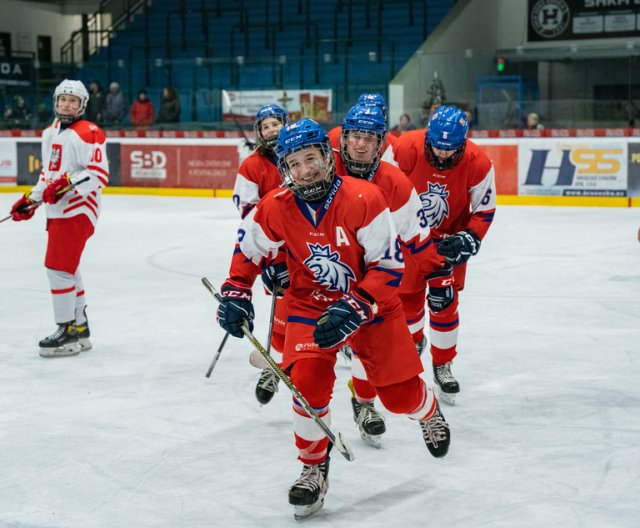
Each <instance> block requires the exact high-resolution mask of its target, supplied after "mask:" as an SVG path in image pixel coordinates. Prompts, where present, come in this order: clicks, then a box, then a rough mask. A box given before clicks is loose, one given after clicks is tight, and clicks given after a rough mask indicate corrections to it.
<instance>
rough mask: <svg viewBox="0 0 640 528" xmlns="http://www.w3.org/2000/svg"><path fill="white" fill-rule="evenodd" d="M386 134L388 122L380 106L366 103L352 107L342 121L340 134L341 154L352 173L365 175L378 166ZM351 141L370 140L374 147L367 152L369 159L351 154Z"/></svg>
mask: <svg viewBox="0 0 640 528" xmlns="http://www.w3.org/2000/svg"><path fill="white" fill-rule="evenodd" d="M386 135H387V123H386V120H385V117H384V114H383V113H382V110H381V109H380V108H379V107H377V106H364V105H355V106H353V107H351V109H350V110H349V111H348V112H347V115H346V116H345V118H344V119H343V121H342V133H341V136H340V155H341V156H342V160H343V161H344V164H345V166H346V167H347V170H348V171H349V173H350V174H352V175H354V176H361V177H365V176H368V175H369V174H370V172H371V171H372V170H373V169H375V168H376V167H377V165H378V163H379V162H380V157H381V156H382V147H383V146H384V142H385V138H386ZM350 141H351V142H356V141H364V142H368V143H369V144H370V145H372V146H373V147H374V148H373V149H372V151H371V152H367V153H366V154H365V157H366V158H367V159H361V160H356V159H354V157H353V156H351V155H350V154H349V142H350ZM356 157H357V155H356Z"/></svg>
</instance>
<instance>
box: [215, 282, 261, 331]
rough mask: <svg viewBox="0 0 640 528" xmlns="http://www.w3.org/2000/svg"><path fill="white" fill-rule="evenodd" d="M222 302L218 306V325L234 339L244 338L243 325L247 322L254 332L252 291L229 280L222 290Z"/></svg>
mask: <svg viewBox="0 0 640 528" xmlns="http://www.w3.org/2000/svg"><path fill="white" fill-rule="evenodd" d="M220 293H221V294H222V302H221V303H220V306H218V324H220V326H221V327H222V328H223V329H224V330H226V331H227V332H229V333H230V334H231V335H232V336H234V337H242V336H244V332H243V331H242V328H241V325H242V321H246V322H247V326H248V327H249V330H250V331H253V318H254V317H255V314H254V312H253V304H252V303H251V289H250V288H246V287H244V286H241V285H239V284H236V283H235V282H232V281H230V280H227V281H226V282H225V283H224V284H223V285H222V287H221V288H220Z"/></svg>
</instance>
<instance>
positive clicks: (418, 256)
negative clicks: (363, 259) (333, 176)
mask: <svg viewBox="0 0 640 528" xmlns="http://www.w3.org/2000/svg"><path fill="white" fill-rule="evenodd" d="M334 154H335V159H336V172H337V173H338V174H341V175H342V174H347V169H346V167H345V165H344V161H343V160H342V158H341V157H340V156H339V155H338V154H337V153H335V151H334ZM368 181H370V182H371V183H373V184H374V185H376V186H377V187H379V188H380V190H381V191H382V194H383V195H384V197H385V200H386V201H387V205H388V207H389V210H390V211H391V217H392V219H393V223H394V226H395V228H396V231H397V233H398V243H397V244H396V249H395V252H396V255H395V257H396V258H397V259H399V260H402V259H403V258H404V261H405V267H407V268H408V267H409V266H415V267H417V270H418V271H417V272H418V273H419V274H421V275H422V276H426V275H429V274H430V273H432V272H433V271H434V270H435V269H437V268H439V267H440V265H439V261H440V260H441V259H440V258H439V257H438V256H437V254H436V251H435V246H434V244H432V240H431V236H430V233H429V226H427V225H422V224H421V221H420V219H421V217H422V206H421V204H420V198H418V194H417V192H416V190H415V188H414V187H413V185H412V184H411V182H410V181H409V179H408V178H407V177H406V175H405V174H404V173H403V172H402V171H401V170H400V169H398V168H397V167H395V166H394V165H391V164H390V163H387V162H385V161H381V162H380V164H379V165H378V168H377V170H376V171H375V173H374V174H373V175H372V176H371V177H370V178H369V180H368Z"/></svg>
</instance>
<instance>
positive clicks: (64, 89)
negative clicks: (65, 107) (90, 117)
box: [53, 79, 89, 125]
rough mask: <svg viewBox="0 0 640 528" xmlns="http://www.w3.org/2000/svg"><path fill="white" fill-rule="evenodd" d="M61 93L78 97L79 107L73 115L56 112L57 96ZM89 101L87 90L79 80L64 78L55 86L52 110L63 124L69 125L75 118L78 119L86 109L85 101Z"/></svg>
mask: <svg viewBox="0 0 640 528" xmlns="http://www.w3.org/2000/svg"><path fill="white" fill-rule="evenodd" d="M61 95H73V96H75V97H77V98H79V99H80V108H79V110H78V111H77V112H76V114H75V115H66V114H60V113H59V112H58V97H60V96H61ZM88 102H89V92H87V89H86V88H85V86H84V84H82V82H81V81H73V80H71V79H65V80H64V81H62V82H61V83H60V84H59V85H58V86H56V89H55V91H54V92H53V112H54V114H55V116H56V117H57V118H58V119H59V120H60V122H61V123H62V124H64V125H69V124H71V123H73V122H74V121H75V120H77V119H79V118H80V117H81V116H82V115H83V114H84V111H85V110H86V109H87V103H88Z"/></svg>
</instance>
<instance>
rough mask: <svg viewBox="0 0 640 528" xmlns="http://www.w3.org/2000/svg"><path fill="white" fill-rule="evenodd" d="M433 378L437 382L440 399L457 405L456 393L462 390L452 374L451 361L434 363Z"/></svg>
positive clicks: (437, 393) (437, 392)
mask: <svg viewBox="0 0 640 528" xmlns="http://www.w3.org/2000/svg"><path fill="white" fill-rule="evenodd" d="M433 379H434V381H435V382H436V395H437V396H438V398H439V399H441V400H442V401H444V402H445V403H448V404H449V405H455V403H456V394H457V393H458V392H460V385H459V384H458V382H457V380H456V379H455V378H454V377H453V374H451V361H448V362H447V363H445V364H444V365H433Z"/></svg>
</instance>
